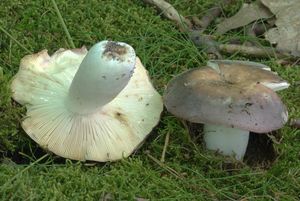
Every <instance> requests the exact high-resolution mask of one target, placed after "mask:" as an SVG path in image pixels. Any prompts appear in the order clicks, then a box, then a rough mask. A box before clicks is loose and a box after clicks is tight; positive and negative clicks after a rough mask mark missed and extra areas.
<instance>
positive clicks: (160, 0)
mask: <svg viewBox="0 0 300 201" xmlns="http://www.w3.org/2000/svg"><path fill="white" fill-rule="evenodd" d="M144 2H145V3H148V4H150V5H153V6H155V7H156V8H158V9H159V10H160V11H161V12H162V14H163V15H164V16H165V17H166V18H168V19H169V20H172V21H173V22H175V24H176V25H177V26H178V27H179V29H180V30H186V26H187V28H189V29H190V28H192V23H191V22H190V20H188V19H186V18H185V17H183V16H182V15H180V14H179V13H178V11H177V10H176V9H175V8H174V7H173V6H172V5H171V4H169V3H168V2H166V1H164V0H144Z"/></svg>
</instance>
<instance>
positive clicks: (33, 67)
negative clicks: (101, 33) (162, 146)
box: [11, 41, 163, 162]
mask: <svg viewBox="0 0 300 201" xmlns="http://www.w3.org/2000/svg"><path fill="white" fill-rule="evenodd" d="M11 88H12V91H13V98H14V99H15V100H16V101H17V102H19V103H20V104H22V105H25V106H26V108H27V114H26V117H25V119H24V121H23V122H22V127H23V129H24V130H25V131H26V133H27V134H28V135H29V136H30V137H31V138H32V139H33V140H34V141H36V142H37V143H38V144H39V145H40V146H42V147H43V148H45V149H48V150H50V151H52V152H53V153H55V154H57V155H59V156H62V157H65V158H69V159H75V160H81V161H85V160H93V161H102V162H104V161H115V160H119V159H122V158H123V157H128V156H129V155H130V154H131V153H132V152H133V151H134V150H135V149H136V148H137V147H138V146H139V145H140V144H141V143H142V142H143V141H144V139H145V138H146V137H147V135H148V134H149V133H150V132H151V130H152V129H153V127H154V126H155V125H156V124H157V123H158V121H159V119H160V113H161V112H162V109H163V103H162V98H161V96H160V95H159V94H158V92H157V91H156V90H155V89H154V88H153V86H152V84H151V82H150V80H149V78H148V74H147V71H146V70H145V68H144V66H143V65H142V63H141V62H140V60H139V58H138V57H136V55H135V51H134V49H133V48H132V47H131V46H129V45H128V44H126V43H122V42H112V41H102V42H99V43H97V44H95V45H94V46H93V47H92V48H91V49H90V50H89V51H87V49H86V48H85V47H83V48H81V49H71V50H65V49H59V50H58V51H56V52H55V53H54V54H53V55H52V56H51V57H50V56H49V55H48V53H47V50H43V51H41V52H39V53H37V54H33V55H28V56H25V57H24V58H23V59H22V60H21V64H20V69H19V71H18V73H17V74H16V76H15V77H14V79H13V81H12V85H11Z"/></svg>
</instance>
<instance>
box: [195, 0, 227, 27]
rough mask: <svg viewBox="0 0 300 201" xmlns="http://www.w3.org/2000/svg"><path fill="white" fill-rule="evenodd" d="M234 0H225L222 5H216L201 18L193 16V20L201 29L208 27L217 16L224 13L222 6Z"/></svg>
mask: <svg viewBox="0 0 300 201" xmlns="http://www.w3.org/2000/svg"><path fill="white" fill-rule="evenodd" d="M232 1H233V0H223V2H221V3H220V4H221V5H216V6H215V7H213V8H211V9H209V10H208V11H207V12H206V14H205V15H204V16H203V17H202V18H201V19H199V18H197V17H193V18H192V19H193V22H194V24H195V25H196V26H197V27H200V28H201V29H203V30H204V29H206V28H207V27H208V26H209V25H210V24H211V23H212V22H213V21H214V20H215V19H216V18H217V17H219V16H220V15H221V14H222V6H225V5H229V4H231V3H232Z"/></svg>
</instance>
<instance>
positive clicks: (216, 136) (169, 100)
mask: <svg viewBox="0 0 300 201" xmlns="http://www.w3.org/2000/svg"><path fill="white" fill-rule="evenodd" d="M288 86H289V84H288V83H287V82H286V81H285V80H283V79H281V78H280V77H279V76H278V75H277V74H275V73H273V72H272V71H270V68H269V67H268V66H265V65H262V64H258V63H254V62H244V61H230V60H213V61H209V62H208V64H207V66H206V67H203V68H195V69H191V70H189V71H187V72H184V73H182V74H180V75H179V76H177V77H175V78H174V79H172V80H171V81H170V82H169V84H168V86H167V89H166V91H165V93H164V104H165V106H166V108H167V110H168V111H169V112H171V113H172V114H174V115H175V116H177V117H179V118H182V119H185V120H187V121H190V122H194V123H203V124H204V128H203V132H204V141H205V144H206V147H207V148H208V149H209V150H217V151H219V152H221V153H223V154H224V155H235V158H236V159H238V160H242V159H243V156H244V154H245V151H246V148H247V144H248V139H249V131H252V132H255V133H268V132H270V131H274V130H277V129H279V128H281V127H282V126H283V125H284V124H285V123H286V122H287V119H288V112H287V109H286V107H285V105H284V104H283V103H282V101H281V99H280V98H279V96H278V95H277V94H276V93H275V92H274V91H278V90H282V89H285V88H287V87H288Z"/></svg>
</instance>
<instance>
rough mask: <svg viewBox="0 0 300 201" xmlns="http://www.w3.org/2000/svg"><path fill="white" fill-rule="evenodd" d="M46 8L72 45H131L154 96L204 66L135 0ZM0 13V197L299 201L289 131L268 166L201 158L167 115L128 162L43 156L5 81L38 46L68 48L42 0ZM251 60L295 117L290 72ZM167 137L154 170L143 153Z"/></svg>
mask: <svg viewBox="0 0 300 201" xmlns="http://www.w3.org/2000/svg"><path fill="white" fill-rule="evenodd" d="M56 2H57V5H58V7H59V9H60V11H61V14H62V17H63V19H64V20H65V23H66V26H67V27H68V30H69V33H70V36H71V37H72V40H73V42H74V45H75V46H76V47H81V46H83V45H85V46H87V47H90V46H91V45H92V44H93V43H95V42H96V41H99V40H103V39H113V40H117V41H124V42H127V43H129V44H131V45H132V46H133V47H134V48H135V50H136V52H137V54H138V56H139V57H140V58H141V60H142V61H143V63H144V64H145V66H146V67H147V69H148V70H149V73H150V76H151V78H152V81H153V83H154V85H155V87H156V88H157V89H158V91H159V92H160V93H162V92H163V90H164V87H165V85H166V83H167V82H168V81H169V80H170V79H171V78H172V77H173V76H174V75H176V74H178V73H180V72H183V71H185V70H187V69H189V68H193V67H198V66H201V65H204V64H205V63H206V61H207V59H208V58H207V55H206V54H205V53H203V52H202V51H201V50H198V49H197V48H196V47H195V46H194V45H193V44H192V43H191V42H190V41H189V40H188V39H186V38H185V36H184V35H182V34H181V33H179V32H178V31H177V29H176V27H174V26H173V24H172V23H171V22H169V21H168V20H165V19H162V18H161V17H160V16H159V15H157V12H156V11H155V10H154V9H153V8H152V7H149V6H146V5H144V4H143V3H141V1H138V0H128V1H109V0H102V1H89V3H84V2H87V1H81V0H80V1H71V0H64V1H63V0H56ZM170 2H171V3H174V5H175V6H176V8H178V10H179V11H180V12H181V13H183V14H184V15H200V16H201V14H203V12H204V11H205V10H207V9H208V8H209V7H210V6H211V5H212V4H213V3H214V2H215V1H212V0H210V1H209V0H190V1H188V3H186V1H182V0H172V1H170ZM182 2H185V3H182ZM241 3H242V1H240V2H239V4H238V5H237V6H234V7H230V8H226V10H225V14H226V15H232V14H233V13H234V12H235V11H236V10H237V9H238V6H239V5H241ZM0 7H1V8H2V9H1V10H0V27H1V30H0V33H1V34H0V48H1V51H0V67H1V68H3V77H0V161H1V163H0V200H101V199H104V198H105V197H108V195H109V196H110V197H112V200H134V199H135V198H147V199H151V200H299V189H300V137H299V136H300V131H299V130H295V129H293V128H290V127H289V126H285V127H284V128H283V129H281V130H280V132H281V135H282V136H283V139H282V141H281V143H280V144H275V145H274V146H275V149H276V150H277V152H278V158H277V159H276V161H275V163H274V164H273V165H272V166H271V167H270V168H269V169H263V168H261V167H259V166H258V167H249V166H247V165H245V164H243V163H238V162H233V161H232V159H230V158H225V157H222V156H218V155H216V154H214V153H212V152H208V151H206V150H205V149H204V148H203V146H202V144H201V143H194V142H192V141H191V140H190V138H189V136H188V133H187V130H186V129H185V128H184V126H183V125H182V124H181V122H180V121H179V120H177V119H176V118H175V117H173V116H172V115H170V114H169V113H167V112H164V113H163V115H162V119H161V122H160V124H159V125H158V126H157V127H156V128H155V129H154V131H153V133H152V135H151V136H150V137H149V138H148V139H147V141H146V143H145V144H144V145H143V147H142V148H141V149H140V150H138V151H137V152H136V153H135V154H134V155H132V156H131V157H130V158H128V159H124V160H122V161H119V162H116V163H105V164H104V163H81V162H75V161H70V160H65V159H62V158H59V157H57V156H54V155H52V154H47V155H46V152H44V151H43V150H41V149H40V148H39V147H38V146H37V145H36V144H35V143H34V142H33V141H32V140H30V139H29V138H28V137H27V136H26V134H25V133H24V131H23V130H22V128H21V127H20V122H21V121H22V117H24V115H25V113H26V111H25V109H24V108H23V107H21V106H20V105H17V104H16V103H14V102H12V101H11V92H10V89H9V84H10V80H11V78H12V76H13V75H14V74H15V73H16V72H17V70H18V67H19V66H18V65H19V62H20V59H21V58H22V57H23V56H24V55H26V54H28V52H37V51H40V50H42V49H48V50H49V52H50V53H53V52H54V51H55V50H57V49H58V48H60V47H64V48H69V47H71V44H70V42H69V38H68V37H67V35H66V34H65V30H64V29H63V28H62V26H61V22H60V19H59V18H58V17H57V14H56V11H55V9H54V7H53V5H52V3H51V1H25V0H11V1H0ZM212 29H213V27H212ZM3 30H4V31H6V32H8V33H9V34H10V35H11V36H9V35H8V34H5V33H4V32H3ZM234 37H238V38H240V39H242V40H247V37H246V36H244V35H243V30H239V31H234V32H230V33H229V34H227V35H225V36H223V37H222V38H220V40H221V41H228V40H230V39H231V38H234ZM227 58H228V59H243V60H248V59H249V58H246V57H241V56H239V55H227ZM256 61H260V62H262V63H264V64H267V65H270V66H271V67H272V69H273V70H275V71H277V72H278V73H279V75H280V76H282V77H283V78H284V79H286V80H288V81H289V82H290V83H291V87H290V88H289V89H287V90H285V91H283V92H280V95H281V97H282V99H283V101H284V102H285V103H286V105H287V107H288V110H289V113H290V116H291V117H299V116H300V96H299V94H300V89H299V80H300V68H299V67H293V68H285V67H283V66H280V65H278V64H276V60H275V59H272V58H269V59H265V60H256ZM297 83H298V85H297ZM167 133H169V134H170V136H169V145H168V148H167V150H166V156H165V163H164V164H163V165H162V164H160V163H159V164H158V163H157V162H155V160H153V159H152V158H151V157H149V154H150V156H153V157H154V158H156V159H160V157H161V153H162V151H163V147H164V140H165V136H166V135H167Z"/></svg>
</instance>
